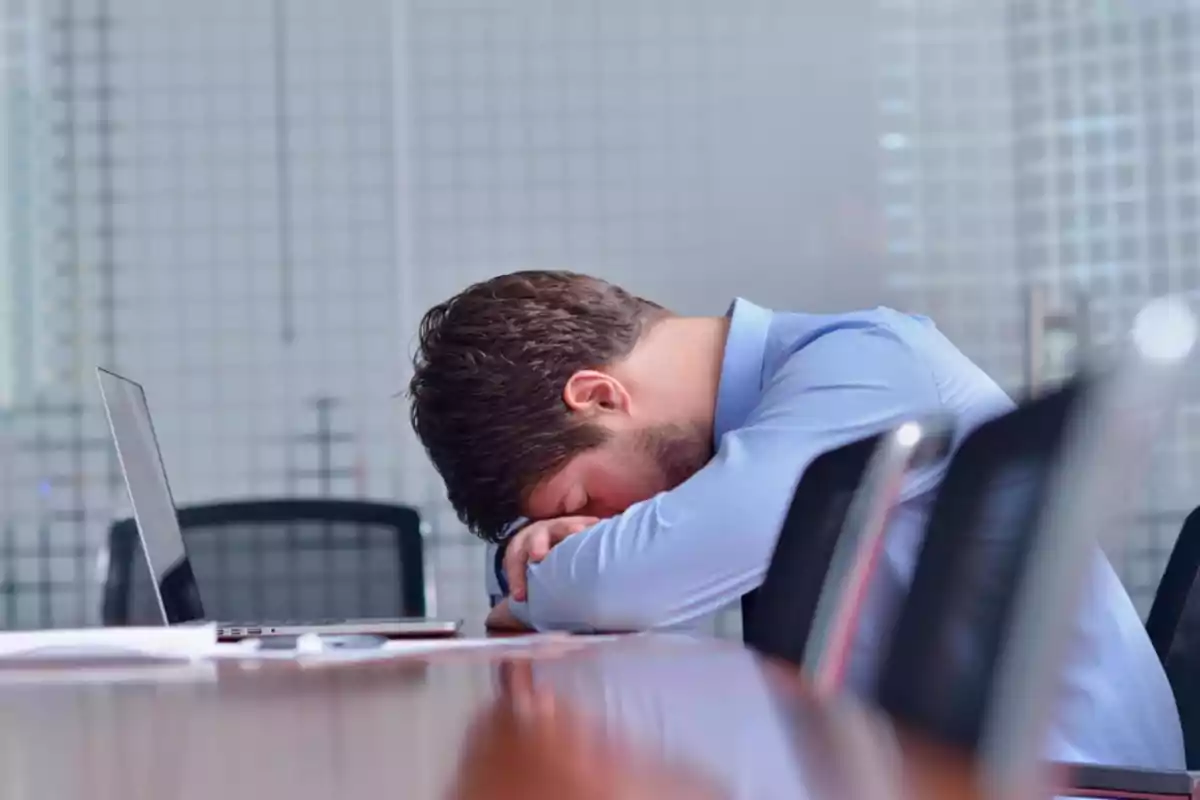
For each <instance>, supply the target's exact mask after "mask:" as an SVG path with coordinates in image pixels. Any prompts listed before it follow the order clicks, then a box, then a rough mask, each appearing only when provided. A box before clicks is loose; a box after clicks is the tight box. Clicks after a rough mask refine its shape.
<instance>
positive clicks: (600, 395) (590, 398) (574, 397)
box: [563, 369, 630, 416]
mask: <svg viewBox="0 0 1200 800" xmlns="http://www.w3.org/2000/svg"><path fill="white" fill-rule="evenodd" d="M563 402H565V403H566V404H567V408H569V409H571V411H572V412H574V413H576V414H583V415H585V416H599V415H601V414H627V413H629V404H630V398H629V392H627V391H626V390H625V387H624V386H623V385H621V382H620V381H619V380H617V379H616V378H614V377H613V376H612V375H609V374H607V373H604V372H600V371H599V370H594V369H581V370H579V372H576V373H575V374H574V375H572V376H571V377H570V378H569V379H568V380H567V385H566V386H565V387H563Z"/></svg>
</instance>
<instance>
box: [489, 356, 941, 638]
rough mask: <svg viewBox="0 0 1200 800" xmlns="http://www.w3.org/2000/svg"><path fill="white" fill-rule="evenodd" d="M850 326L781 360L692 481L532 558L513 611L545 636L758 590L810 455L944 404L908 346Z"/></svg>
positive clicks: (666, 617) (677, 618)
mask: <svg viewBox="0 0 1200 800" xmlns="http://www.w3.org/2000/svg"><path fill="white" fill-rule="evenodd" d="M849 333H850V332H845V333H842V332H839V333H834V334H830V335H829V336H827V337H825V338H824V339H822V340H819V341H817V342H815V343H812V344H810V345H809V346H808V347H807V348H806V349H805V353H804V358H803V359H793V361H792V363H790V364H787V365H785V366H784V367H783V368H782V369H781V370H780V371H779V372H778V373H777V374H776V376H775V378H774V379H773V380H772V382H771V384H770V385H769V386H768V387H767V388H766V389H765V391H764V393H763V397H762V401H761V403H760V405H759V407H758V408H757V409H756V411H755V412H754V414H753V415H752V416H751V418H750V419H749V420H748V421H747V424H746V425H745V426H744V427H742V428H740V429H738V430H735V431H733V432H731V433H729V434H727V435H726V436H725V437H724V438H723V440H722V441H721V442H720V446H719V449H718V452H717V455H716V457H715V458H714V459H713V460H712V461H711V462H709V464H708V465H707V466H705V467H704V468H703V469H702V470H700V471H699V472H697V473H696V474H695V475H694V476H692V477H691V478H690V479H689V480H687V481H685V482H684V483H683V484H681V485H680V486H678V487H677V488H675V489H673V490H671V491H669V492H664V493H661V494H659V495H657V496H656V497H653V498H651V499H649V500H646V501H643V502H641V503H637V504H635V505H633V506H631V507H630V508H629V509H627V510H626V511H625V512H624V513H623V514H621V515H619V516H617V517H613V518H611V519H607V520H604V521H602V522H600V523H598V524H597V525H594V526H593V527H591V528H589V529H588V530H586V531H583V532H581V533H578V534H576V535H574V536H571V537H569V538H567V539H566V540H564V541H563V542H561V543H560V544H558V545H557V546H556V547H555V548H554V549H553V550H551V551H550V553H549V554H548V555H547V557H546V558H545V559H544V560H543V561H542V562H541V563H538V564H531V565H530V566H529V569H528V571H527V577H528V602H527V603H524V604H522V603H513V602H512V601H511V599H510V601H509V602H510V607H511V610H512V612H513V614H514V615H515V616H516V617H517V618H518V619H520V620H521V621H522V622H525V623H527V624H529V625H531V626H532V627H536V628H538V629H542V630H547V629H561V630H573V631H592V630H609V631H611V630H643V629H649V628H660V627H672V626H675V625H681V624H684V623H687V622H690V621H692V620H695V619H697V618H699V617H703V616H706V615H708V614H711V613H714V612H716V611H718V610H720V609H722V608H724V607H725V606H727V605H729V604H731V603H733V602H736V601H737V600H738V599H739V598H740V597H741V596H742V595H743V594H745V593H746V592H748V591H750V590H751V589H753V588H755V587H756V586H758V585H759V584H760V583H761V582H762V576H763V574H764V573H765V571H766V567H767V563H768V561H769V559H770V557H771V553H772V551H773V549H774V546H775V540H776V537H777V536H778V532H779V525H780V523H781V521H782V519H783V515H784V512H785V511H786V510H787V505H788V503H789V502H790V500H791V495H792V490H793V487H794V486H795V483H796V480H797V478H798V477H799V475H800V472H801V471H802V469H803V468H804V467H805V466H807V464H808V463H809V462H810V461H812V459H814V458H815V457H816V456H818V455H820V454H821V453H823V452H825V451H827V450H830V449H833V448H835V447H839V446H841V445H843V444H846V443H848V442H851V441H854V440H856V439H859V438H862V437H864V436H868V435H870V434H872V433H877V432H879V431H881V430H884V429H886V428H888V427H890V426H892V425H895V424H897V423H899V422H901V421H903V420H905V419H908V418H911V417H912V416H913V415H914V414H916V413H922V412H927V411H930V410H933V409H936V408H937V407H938V406H939V402H938V398H937V392H936V389H935V388H934V386H933V383H932V380H931V379H930V380H927V381H926V380H923V379H921V377H920V376H921V375H922V373H921V372H919V371H917V370H918V369H919V367H916V368H914V367H915V364H914V361H913V359H912V356H911V354H910V352H909V351H908V350H907V348H906V347H905V346H904V345H903V344H901V343H899V342H897V341H895V340H894V339H892V338H890V337H889V336H887V335H886V334H879V335H874V336H871V335H863V334H862V332H857V335H855V336H850V335H849ZM914 375H916V376H918V377H917V378H916V379H915V380H914Z"/></svg>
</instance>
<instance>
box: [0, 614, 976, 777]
mask: <svg viewBox="0 0 1200 800" xmlns="http://www.w3.org/2000/svg"><path fill="white" fill-rule="evenodd" d="M30 677H37V676H30ZM45 677H46V678H47V679H48V680H49V681H50V682H46V681H45V680H41V679H39V680H19V681H18V680H15V679H14V678H13V676H11V675H10V676H8V677H7V678H5V677H4V676H3V675H0V798H3V800H60V799H63V800H66V799H69V798H84V797H86V798H91V799H93V800H109V799H110V798H111V799H112V800H117V799H118V798H120V800H141V799H142V798H144V799H145V800H193V799H195V800H200V799H201V798H203V800H240V799H241V798H246V800H264V798H289V800H317V799H318V798H319V799H320V800H349V798H359V797H361V798H369V800H380V798H405V799H407V798H413V799H414V800H418V799H420V798H471V799H472V800H474V799H475V798H488V799H489V800H505V799H506V798H514V800H515V799H516V798H520V800H539V799H540V798H546V799H547V800H576V799H577V800H589V798H643V797H644V798H653V799H654V800H667V798H710V797H711V798H716V797H745V798H772V797H780V798H784V797H786V798H802V797H828V798H838V799H839V800H840V798H853V797H856V796H864V797H866V796H870V797H871V798H872V800H881V798H884V797H889V796H891V797H897V796H904V797H917V798H921V799H922V800H937V798H940V797H945V798H951V797H953V798H966V797H970V796H973V790H972V788H971V782H970V776H969V772H968V770H967V768H966V765H965V764H964V762H963V761H962V760H960V759H958V758H956V757H954V756H952V755H949V754H946V753H942V752H940V751H938V750H937V749H936V748H930V747H925V746H922V745H921V744H920V743H919V742H912V741H908V740H904V739H903V738H901V739H900V740H897V739H896V738H895V737H890V736H889V735H887V734H886V732H884V730H883V728H882V727H881V726H878V725H877V720H872V718H870V717H869V715H865V714H862V713H860V712H857V711H854V710H847V709H846V708H845V707H844V706H843V704H838V703H821V702H817V701H816V700H814V699H813V698H812V697H811V695H809V694H808V693H807V691H806V689H805V687H804V686H803V685H802V683H801V682H800V681H799V680H798V678H797V677H796V676H795V675H794V674H793V673H791V672H789V671H785V670H783V669H782V668H778V667H776V666H774V665H768V664H764V663H762V662H761V661H759V660H758V659H757V658H756V657H754V656H753V655H751V654H750V653H748V652H747V651H745V650H743V649H741V648H740V647H738V646H735V645H732V644H725V643H718V642H701V641H694V640H685V639H682V638H674V637H670V638H668V637H649V636H642V637H626V638H623V639H612V638H606V639H588V638H586V637H581V638H574V639H550V640H545V641H541V642H539V643H537V644H533V645H530V644H524V645H521V646H518V645H516V644H513V643H510V645H509V646H497V647H485V648H478V649H470V650H459V651H453V652H443V653H439V654H436V655H432V656H426V657H418V656H408V657H403V658H397V659H391V660H388V661H382V662H380V661H376V662H368V663H359V664H351V665H339V666H322V667H314V666H307V667H306V666H301V665H297V664H295V663H290V662H288V663H283V662H276V663H260V664H258V665H257V666H255V665H247V664H245V663H244V662H219V663H216V664H212V663H208V664H202V665H198V666H196V667H192V668H188V669H181V668H179V667H162V668H160V669H159V670H157V671H154V670H151V671H150V672H147V673H146V674H144V676H143V677H140V678H138V677H133V678H131V679H126V680H123V681H119V682H114V681H93V680H83V676H82V674H81V673H75V677H72V673H69V672H64V671H62V670H54V671H51V672H48V673H46V676H45ZM881 787H882V788H881ZM880 792H883V794H880Z"/></svg>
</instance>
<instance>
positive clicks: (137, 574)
mask: <svg viewBox="0 0 1200 800" xmlns="http://www.w3.org/2000/svg"><path fill="white" fill-rule="evenodd" d="M178 516H179V524H180V527H181V529H182V530H183V536H184V541H185V543H186V545H187V550H188V558H189V560H190V561H191V565H192V569H193V571H194V573H195V575H196V582H197V584H198V585H199V589H200V594H201V597H202V600H203V603H204V611H205V616H206V617H207V618H208V619H210V620H218V621H235V620H247V621H273V620H298V621H302V622H303V621H317V620H323V619H350V618H362V617H375V618H378V617H421V616H424V615H425V585H424V565H423V548H422V540H421V530H420V516H419V515H418V514H417V512H416V511H415V510H413V509H411V508H407V507H404V506H392V505H386V504H381V503H369V502H359V501H344V500H325V499H322V500H286V499H285V500H263V501H252V502H235V503H218V504H212V505H202V506H192V507H188V508H182V509H180V510H179V514H178ZM109 550H110V553H109V567H108V578H107V580H106V584H105V595H104V613H103V616H104V621H105V624H108V625H161V624H162V621H163V619H162V612H161V611H160V610H159V607H158V601H157V599H156V597H155V594H154V589H153V585H152V582H151V575H150V568H149V565H148V564H147V563H146V556H145V552H144V550H143V548H142V545H141V541H140V539H139V537H138V533H137V527H136V523H135V522H134V520H132V519H126V520H121V521H118V522H116V523H114V525H113V526H112V528H111V530H110V535H109Z"/></svg>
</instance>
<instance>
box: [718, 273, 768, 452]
mask: <svg viewBox="0 0 1200 800" xmlns="http://www.w3.org/2000/svg"><path fill="white" fill-rule="evenodd" d="M726 316H728V317H729V336H728V338H726V340H725V357H724V359H723V360H722V362H721V383H720V386H719V387H718V389H717V411H716V416H715V419H714V423H713V441H714V442H717V443H720V441H721V438H722V437H723V436H724V435H725V434H727V433H729V432H730V431H732V430H736V429H737V428H740V427H741V426H742V425H743V424H745V422H746V420H747V419H748V418H749V417H750V412H751V411H753V410H754V407H755V406H757V405H758V399H759V397H760V395H761V394H762V372H763V358H764V357H765V355H766V348H767V333H768V332H769V331H770V328H771V316H772V315H771V312H770V311H768V310H767V309H765V308H761V307H760V306H756V305H754V303H751V302H750V301H749V300H743V299H742V298H740V297H739V298H737V299H736V300H734V301H733V304H732V305H731V306H730V307H729V312H728V313H727V314H726Z"/></svg>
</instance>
